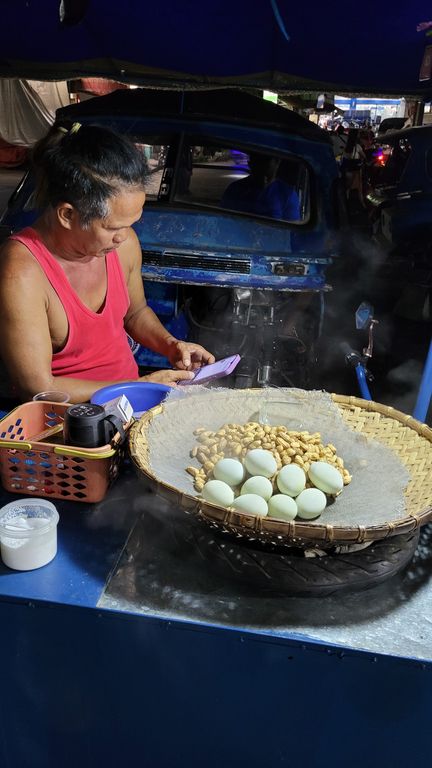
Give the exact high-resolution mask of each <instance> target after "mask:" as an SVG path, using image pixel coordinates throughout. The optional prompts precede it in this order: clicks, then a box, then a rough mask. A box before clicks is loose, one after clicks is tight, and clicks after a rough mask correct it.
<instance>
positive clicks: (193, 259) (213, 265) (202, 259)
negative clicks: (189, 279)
mask: <svg viewBox="0 0 432 768" xmlns="http://www.w3.org/2000/svg"><path fill="white" fill-rule="evenodd" d="M142 257H143V264H148V265H149V266H154V267H165V268H171V269H173V268H175V267H178V268H180V269H194V270H197V269H200V270H206V271H208V272H232V273H235V274H242V275H249V274H250V271H251V263H250V259H249V258H247V257H246V258H243V259H238V258H232V259H228V258H227V257H226V256H204V255H201V254H196V255H193V256H192V255H190V254H187V253H184V254H183V253H170V252H169V251H165V252H164V253H158V252H157V251H143V252H142Z"/></svg>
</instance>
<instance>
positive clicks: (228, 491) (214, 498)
mask: <svg viewBox="0 0 432 768" xmlns="http://www.w3.org/2000/svg"><path fill="white" fill-rule="evenodd" d="M202 495H203V497H204V498H205V500H206V501H210V503H211V504H219V505H220V506H221V507H230V506H231V504H232V503H233V501H234V491H233V489H232V488H231V487H230V486H229V485H228V484H227V483H223V482H222V480H209V481H208V482H207V483H206V484H205V485H204V488H203V490H202Z"/></svg>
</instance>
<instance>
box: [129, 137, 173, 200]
mask: <svg viewBox="0 0 432 768" xmlns="http://www.w3.org/2000/svg"><path fill="white" fill-rule="evenodd" d="M131 138H132V140H133V141H134V143H135V145H136V146H137V147H139V148H140V149H141V151H142V152H143V153H144V156H145V158H146V165H147V177H146V180H145V193H146V199H147V200H148V201H149V200H157V199H158V196H159V190H160V186H161V182H162V176H163V172H164V169H165V165H166V161H167V157H168V154H169V150H170V145H171V140H170V139H169V138H168V137H167V136H140V137H131Z"/></svg>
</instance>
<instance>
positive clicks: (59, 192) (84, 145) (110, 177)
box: [32, 123, 147, 228]
mask: <svg viewBox="0 0 432 768" xmlns="http://www.w3.org/2000/svg"><path fill="white" fill-rule="evenodd" d="M32 164H33V168H34V172H35V176H36V202H37V205H38V207H40V208H46V207H48V206H56V205H57V204H58V203H61V202H66V203H70V204H71V205H73V206H74V208H76V210H77V211H78V214H79V217H80V221H81V225H82V226H83V227H84V228H85V227H88V226H89V224H90V222H91V221H92V220H93V219H101V218H105V217H106V216H107V215H108V213H109V205H108V200H109V198H110V197H113V196H115V195H117V194H118V193H119V192H122V191H124V190H125V189H131V188H132V189H133V188H135V189H140V190H144V185H145V177H146V173H147V161H146V158H145V156H144V154H143V153H142V152H141V151H140V150H139V149H138V147H136V146H135V144H133V142H132V141H131V140H130V139H128V138H127V137H125V136H120V135H119V134H117V133H114V131H111V130H110V129H108V128H102V127H101V126H97V125H80V124H79V123H74V124H73V125H72V126H70V127H69V128H66V127H65V126H54V127H53V128H52V129H51V130H50V132H49V133H48V134H47V136H45V137H44V138H43V139H41V140H40V141H39V142H38V143H37V144H36V145H35V147H34V149H33V153H32Z"/></svg>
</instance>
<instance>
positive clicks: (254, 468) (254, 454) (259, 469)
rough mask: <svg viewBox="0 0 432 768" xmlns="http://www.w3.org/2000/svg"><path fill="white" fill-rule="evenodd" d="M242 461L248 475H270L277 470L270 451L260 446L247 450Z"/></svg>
mask: <svg viewBox="0 0 432 768" xmlns="http://www.w3.org/2000/svg"><path fill="white" fill-rule="evenodd" d="M243 461H244V465H245V467H246V469H247V471H248V472H249V474H250V475H260V476H262V477H271V476H272V475H274V474H275V472H276V470H277V464H276V459H275V457H274V456H273V454H272V453H271V451H265V450H263V449H262V448H254V449H253V450H252V451H248V452H247V454H246V456H245V457H244V460H243Z"/></svg>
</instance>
